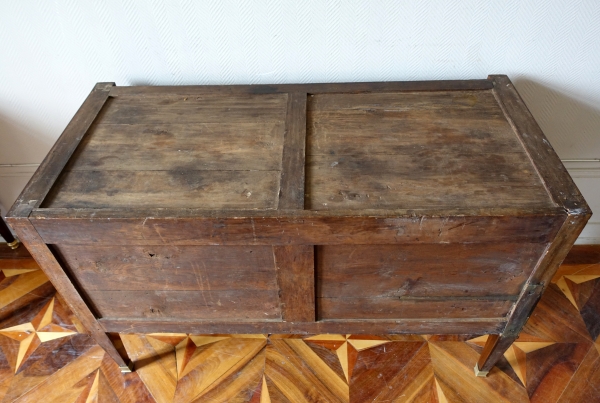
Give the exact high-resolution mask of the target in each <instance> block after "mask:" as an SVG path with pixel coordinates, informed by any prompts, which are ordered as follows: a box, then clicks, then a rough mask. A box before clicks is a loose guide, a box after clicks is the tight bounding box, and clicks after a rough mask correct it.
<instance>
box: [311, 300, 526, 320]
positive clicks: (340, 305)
mask: <svg viewBox="0 0 600 403" xmlns="http://www.w3.org/2000/svg"><path fill="white" fill-rule="evenodd" d="M513 304H514V301H511V300H509V299H490V298H485V297H481V298H472V299H471V298H468V299H464V298H453V297H445V298H443V299H433V298H432V299H427V298H424V299H409V298H397V297H396V298H394V297H375V296H374V297H364V298H326V297H321V298H317V307H318V308H317V318H318V319H320V320H326V319H330V320H335V319H347V320H350V319H363V320H376V319H423V318H429V319H435V318H452V319H454V318H471V319H500V318H503V317H504V316H505V315H506V314H507V313H508V312H509V310H510V308H511V307H512V306H513Z"/></svg>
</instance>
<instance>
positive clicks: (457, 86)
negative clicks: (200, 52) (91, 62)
mask: <svg viewBox="0 0 600 403" xmlns="http://www.w3.org/2000/svg"><path fill="white" fill-rule="evenodd" d="M492 87H493V85H492V83H491V82H490V80H435V81H382V82H364V83H327V84H267V85H263V84H259V85H202V86H194V85H190V86H176V87H172V86H132V87H115V88H113V89H112V91H111V93H110V95H111V96H115V97H118V96H149V95H162V94H165V93H167V94H177V95H196V94H197V95H204V94H215V93H216V94H240V93H241V94H276V93H289V92H304V93H329V92H350V93H361V92H386V91H393V92H397V91H464V90H485V89H491V88H492Z"/></svg>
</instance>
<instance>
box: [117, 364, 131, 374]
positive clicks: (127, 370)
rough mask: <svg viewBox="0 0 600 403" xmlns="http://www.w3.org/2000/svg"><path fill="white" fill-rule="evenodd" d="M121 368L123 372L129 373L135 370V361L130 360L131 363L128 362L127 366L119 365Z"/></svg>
mask: <svg viewBox="0 0 600 403" xmlns="http://www.w3.org/2000/svg"><path fill="white" fill-rule="evenodd" d="M119 369H120V370H121V373H122V374H128V373H130V372H133V363H132V362H129V363H127V366H125V367H122V366H120V365H119Z"/></svg>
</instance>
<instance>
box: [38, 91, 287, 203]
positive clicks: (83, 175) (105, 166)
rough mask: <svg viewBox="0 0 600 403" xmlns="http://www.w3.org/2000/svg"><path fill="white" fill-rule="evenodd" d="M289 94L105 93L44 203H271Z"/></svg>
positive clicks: (274, 200)
mask: <svg viewBox="0 0 600 403" xmlns="http://www.w3.org/2000/svg"><path fill="white" fill-rule="evenodd" d="M287 102H288V95H287V94H265V95H260V94H257V95H252V94H238V95H234V96H231V95H227V94H211V95H210V96H206V95H197V96H193V97H191V96H190V97H187V96H178V95H169V94H162V95H161V96H158V97H153V96H148V97H127V96H122V97H116V98H110V99H109V100H108V101H107V102H106V104H105V105H104V108H103V109H102V111H101V113H100V114H99V115H98V117H97V119H96V120H95V121H94V124H93V126H92V127H91V128H90V130H89V131H88V132H87V134H86V136H85V138H84V140H83V141H82V142H81V143H80V144H79V146H78V148H77V150H76V151H75V154H74V156H73V157H72V158H71V160H70V161H69V164H68V165H67V166H66V168H65V169H64V170H63V172H62V175H61V176H60V178H59V180H58V181H57V182H56V183H55V184H54V186H53V188H52V190H51V192H50V194H49V195H48V197H47V198H46V200H45V201H44V204H43V206H44V207H58V208H84V207H91V208H102V207H109V206H110V207H116V206H120V207H128V208H136V207H137V208H139V207H171V208H193V207H204V208H207V209H216V210H223V209H263V210H269V209H276V208H277V205H278V200H279V186H280V184H279V181H280V177H281V168H282V153H283V139H284V131H285V119H286V114H287Z"/></svg>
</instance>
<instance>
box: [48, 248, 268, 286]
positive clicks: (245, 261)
mask: <svg viewBox="0 0 600 403" xmlns="http://www.w3.org/2000/svg"><path fill="white" fill-rule="evenodd" d="M53 247H54V249H55V250H56V251H57V252H58V253H59V254H60V256H61V258H62V261H63V262H64V263H65V269H66V270H67V272H68V273H69V274H70V276H71V277H72V278H74V279H75V280H76V281H77V282H78V283H79V284H81V286H82V287H83V289H85V290H95V291H102V290H107V291H115V290H140V291H143V290H172V291H185V290H188V291H193V290H197V291H206V292H210V291H221V290H243V289H250V290H257V291H264V290H278V286H277V280H276V273H275V263H274V260H273V251H272V248H271V247H270V246H254V247H252V246H176V247H173V246H91V247H90V246H88V245H81V246H80V245H54V246H53Z"/></svg>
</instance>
